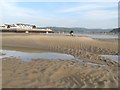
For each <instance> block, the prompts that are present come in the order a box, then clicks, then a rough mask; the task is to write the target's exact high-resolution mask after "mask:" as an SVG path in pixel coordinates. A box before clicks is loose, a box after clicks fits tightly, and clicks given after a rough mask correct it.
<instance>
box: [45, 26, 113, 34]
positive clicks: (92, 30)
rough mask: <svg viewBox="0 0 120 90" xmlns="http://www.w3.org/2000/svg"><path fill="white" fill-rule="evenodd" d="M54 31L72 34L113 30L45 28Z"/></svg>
mask: <svg viewBox="0 0 120 90" xmlns="http://www.w3.org/2000/svg"><path fill="white" fill-rule="evenodd" d="M44 28H49V29H52V30H53V31H54V32H70V31H71V30H73V31H74V32H76V33H77V32H110V31H111V30H112V29H88V28H79V27H73V28H67V27H44Z"/></svg>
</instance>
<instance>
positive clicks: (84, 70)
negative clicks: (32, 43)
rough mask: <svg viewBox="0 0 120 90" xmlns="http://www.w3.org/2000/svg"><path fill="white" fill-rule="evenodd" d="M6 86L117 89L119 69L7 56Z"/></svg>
mask: <svg viewBox="0 0 120 90" xmlns="http://www.w3.org/2000/svg"><path fill="white" fill-rule="evenodd" d="M2 64H3V68H2V70H3V77H2V78H3V82H2V86H3V88H4V87H5V88H13V87H14V88H21V87H22V88H28V87H29V88H117V87H118V72H117V68H113V67H112V68H110V67H107V66H95V65H90V64H80V63H79V62H76V61H64V60H42V59H41V60H33V61H32V62H21V61H20V60H16V59H14V58H11V59H10V58H9V59H3V63H2Z"/></svg>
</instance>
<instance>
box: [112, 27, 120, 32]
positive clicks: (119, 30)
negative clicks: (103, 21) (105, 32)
mask: <svg viewBox="0 0 120 90" xmlns="http://www.w3.org/2000/svg"><path fill="white" fill-rule="evenodd" d="M110 32H112V33H120V28H115V29H113V30H112V31H110Z"/></svg>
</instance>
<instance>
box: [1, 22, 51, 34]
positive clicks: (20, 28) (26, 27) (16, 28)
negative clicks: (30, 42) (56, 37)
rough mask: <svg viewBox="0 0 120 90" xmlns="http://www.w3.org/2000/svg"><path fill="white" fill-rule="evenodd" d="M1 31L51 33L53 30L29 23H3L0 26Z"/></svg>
mask: <svg viewBox="0 0 120 90" xmlns="http://www.w3.org/2000/svg"><path fill="white" fill-rule="evenodd" d="M0 31H2V32H41V33H52V32H53V31H52V30H51V29H48V28H44V29H43V28H39V27H36V25H30V24H21V23H19V24H4V25H2V26H0Z"/></svg>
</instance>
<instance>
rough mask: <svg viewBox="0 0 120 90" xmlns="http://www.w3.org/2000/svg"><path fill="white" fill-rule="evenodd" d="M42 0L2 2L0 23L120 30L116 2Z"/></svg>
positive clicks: (98, 0)
mask: <svg viewBox="0 0 120 90" xmlns="http://www.w3.org/2000/svg"><path fill="white" fill-rule="evenodd" d="M40 1H41V0H40ZM40 1H39V0H25V1H23V0H21V1H20V0H12V2H8V0H2V1H1V3H0V18H1V20H0V21H1V22H0V24H3V23H8V24H12V23H26V24H35V25H37V26H64V27H86V28H115V27H118V2H117V0H103V1H102V0H89V2H88V1H86V0H79V2H78V0H76V2H73V1H72V0H70V1H69V0H68V1H69V2H64V1H62V2H54V0H52V1H51V2H47V1H46V2H40ZM108 1H109V2H108Z"/></svg>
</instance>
